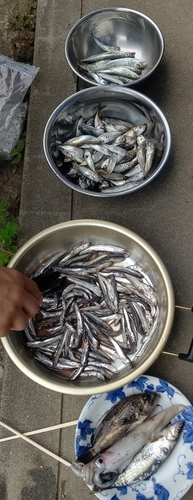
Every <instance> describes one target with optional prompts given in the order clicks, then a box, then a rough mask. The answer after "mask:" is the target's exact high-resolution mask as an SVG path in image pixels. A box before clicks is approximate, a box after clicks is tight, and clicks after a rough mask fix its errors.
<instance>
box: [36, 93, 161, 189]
mask: <svg viewBox="0 0 193 500" xmlns="http://www.w3.org/2000/svg"><path fill="white" fill-rule="evenodd" d="M101 91H102V92H103V94H104V96H103V98H104V99H105V96H106V95H107V96H108V93H109V92H110V93H111V92H112V93H113V92H115V93H116V94H117V96H119V94H121V93H124V94H125V95H128V96H132V97H133V98H134V97H135V98H136V99H141V100H142V101H143V103H144V102H145V104H147V105H148V106H151V107H153V109H154V111H156V113H157V114H158V116H159V118H160V119H161V120H162V122H163V124H164V127H165V130H166V136H167V144H166V148H165V150H164V154H163V155H162V158H161V161H160V163H159V165H158V166H157V167H156V169H155V170H154V171H152V173H151V174H150V175H149V176H148V177H147V178H146V179H145V180H143V181H142V182H141V183H139V184H137V185H136V186H133V187H132V188H129V189H125V190H122V191H120V192H118V191H117V192H115V193H105V192H104V193H100V192H97V191H89V190H86V189H85V190H83V189H82V188H81V187H80V186H78V185H76V184H73V183H72V182H71V181H70V180H69V179H68V178H67V177H65V176H64V175H62V174H61V172H60V170H59V168H57V166H56V165H55V163H54V160H53V159H52V158H51V154H50V151H49V145H48V137H49V132H50V130H51V127H52V126H53V123H54V121H55V120H56V119H57V117H58V115H59V114H60V113H61V112H62V110H63V109H65V108H66V107H67V106H68V105H69V104H71V102H72V101H73V99H80V100H81V97H82V96H85V95H88V97H89V94H92V93H93V92H94V93H95V95H96V97H97V93H98V92H101ZM170 150H171V130H170V126H169V123H168V121H167V118H166V117H165V115H164V113H163V111H162V110H161V109H160V108H159V107H158V105H157V104H156V103H155V101H153V100H152V99H150V98H149V97H148V96H146V95H145V94H143V93H142V92H139V91H138V90H134V89H131V88H130V87H121V86H120V87H118V86H114V85H112V86H110V87H109V86H108V85H104V86H102V87H101V86H99V85H98V86H97V87H94V88H93V87H89V88H86V89H82V90H79V91H78V92H75V93H74V94H71V95H70V96H68V97H67V98H66V99H64V101H62V102H61V103H60V104H59V105H58V106H57V107H56V108H55V109H54V110H53V112H52V113H51V115H50V117H49V118H48V120H47V123H46V125H45V128H44V133H43V151H44V155H45V158H46V160H47V163H48V165H49V166H50V168H51V169H52V171H53V172H54V174H55V175H56V176H57V177H58V179H60V181H62V182H63V184H65V185H66V186H67V187H69V188H70V189H73V190H74V191H77V192H79V193H82V194H86V195H87V196H94V197H98V198H114V197H117V196H124V195H128V194H130V193H134V192H136V191H139V190H140V189H142V188H144V187H145V186H146V185H148V184H149V183H150V182H151V181H152V180H154V178H155V177H157V175H158V174H159V172H160V171H161V170H162V168H163V166H164V165H165V163H166V162H167V160H168V157H169V154H170Z"/></svg>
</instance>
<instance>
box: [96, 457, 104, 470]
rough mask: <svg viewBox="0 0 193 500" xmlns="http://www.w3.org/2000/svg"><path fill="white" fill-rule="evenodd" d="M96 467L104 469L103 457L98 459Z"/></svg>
mask: <svg viewBox="0 0 193 500" xmlns="http://www.w3.org/2000/svg"><path fill="white" fill-rule="evenodd" d="M95 465H96V466H97V467H99V468H102V467H103V459H102V458H101V457H99V458H97V459H96V460H95Z"/></svg>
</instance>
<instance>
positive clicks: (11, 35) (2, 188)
mask: <svg viewBox="0 0 193 500" xmlns="http://www.w3.org/2000/svg"><path fill="white" fill-rule="evenodd" d="M36 7H37V0H19V2H18V1H16V0H13V4H12V9H11V12H10V10H9V9H8V6H7V7H5V6H4V5H2V6H1V5H0V19H1V21H0V37H1V49H0V52H1V53H3V54H4V55H6V56H8V57H10V58H12V59H15V60H17V61H20V62H24V63H27V64H33V47H34V35H35V21H36ZM1 9H2V12H1ZM28 92H29V91H28ZM24 135H25V132H24ZM22 173H23V159H22V161H20V162H19V163H17V164H15V165H12V164H11V161H5V160H1V159H0V198H4V199H6V200H7V201H9V202H10V208H9V216H10V219H11V218H14V217H17V216H18V215H19V208H20V198H21V186H22Z"/></svg>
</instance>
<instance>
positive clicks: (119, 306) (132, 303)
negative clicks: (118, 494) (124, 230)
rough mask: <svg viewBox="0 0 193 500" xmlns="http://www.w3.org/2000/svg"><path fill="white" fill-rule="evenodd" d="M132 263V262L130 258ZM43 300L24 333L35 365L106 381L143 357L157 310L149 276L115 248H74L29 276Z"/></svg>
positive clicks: (70, 375)
mask: <svg viewBox="0 0 193 500" xmlns="http://www.w3.org/2000/svg"><path fill="white" fill-rule="evenodd" d="M130 261H131V259H130ZM31 277H32V279H34V281H36V283H37V284H38V286H39V288H40V290H41V292H42V295H43V302H42V304H41V307H40V312H39V313H38V315H36V316H35V317H34V318H32V319H31V320H30V321H29V325H28V327H27V328H26V329H25V330H24V341H25V345H26V346H27V347H28V348H29V349H31V352H32V355H33V357H34V359H35V360H37V361H39V362H40V363H42V364H43V365H45V366H47V367H48V368H50V369H52V370H55V371H56V372H57V373H59V374H60V375H62V376H65V377H66V378H70V379H71V380H75V379H77V378H80V379H82V378H88V377H95V378H98V379H100V380H102V381H105V380H108V379H111V378H112V376H116V375H117V374H118V373H119V370H120V365H121V369H122V368H123V367H125V366H127V369H130V370H132V368H133V367H134V366H135V365H136V364H137V363H138V361H139V360H140V358H141V356H143V354H144V352H145V350H146V349H147V346H148V345H149V342H150V340H151V338H152V336H153V334H154V332H155V330H156V327H157V321H158V315H159V308H158V303H157V295H156V291H155V290H154V287H153V285H152V283H151V281H150V279H149V276H148V274H147V273H146V272H144V270H143V269H142V268H141V266H139V265H138V264H137V263H133V261H132V264H129V255H128V252H127V251H126V250H125V249H124V248H122V247H119V246H116V245H110V244H93V243H92V242H84V241H83V242H78V243H77V244H75V245H74V246H73V247H71V248H70V249H67V250H62V251H61V252H59V253H56V254H55V255H54V256H52V257H51V258H49V259H48V260H46V261H45V262H44V263H42V264H41V265H40V266H39V267H38V269H37V270H36V272H34V274H33V275H32V276H31Z"/></svg>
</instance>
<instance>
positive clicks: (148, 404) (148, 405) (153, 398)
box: [141, 391, 159, 415]
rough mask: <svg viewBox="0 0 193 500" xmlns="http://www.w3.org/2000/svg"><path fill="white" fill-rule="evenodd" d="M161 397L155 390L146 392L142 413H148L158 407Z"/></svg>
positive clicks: (143, 398)
mask: <svg viewBox="0 0 193 500" xmlns="http://www.w3.org/2000/svg"><path fill="white" fill-rule="evenodd" d="M158 399H159V394H158V393H157V392H154V391H147V392H144V393H143V395H142V408H141V413H142V414H143V413H144V414H145V413H146V415H148V414H149V413H151V412H152V411H153V410H154V408H155V407H156V405H157V403H158Z"/></svg>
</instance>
